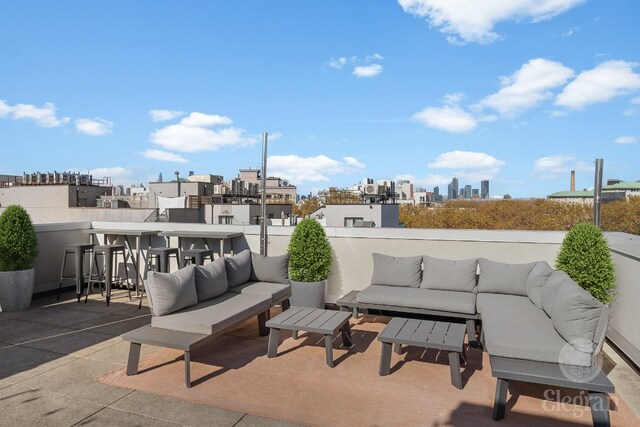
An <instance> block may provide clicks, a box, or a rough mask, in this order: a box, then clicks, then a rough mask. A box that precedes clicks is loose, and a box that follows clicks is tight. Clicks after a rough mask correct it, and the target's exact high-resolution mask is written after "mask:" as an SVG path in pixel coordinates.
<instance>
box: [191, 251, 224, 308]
mask: <svg viewBox="0 0 640 427" xmlns="http://www.w3.org/2000/svg"><path fill="white" fill-rule="evenodd" d="M228 287H229V284H228V283H227V269H226V266H225V260H224V258H218V259H217V260H215V261H213V262H210V263H208V264H205V265H199V266H197V267H196V292H197V293H198V301H206V300H208V299H211V298H215V297H218V296H220V295H222V294H224V293H225V292H227V289H228Z"/></svg>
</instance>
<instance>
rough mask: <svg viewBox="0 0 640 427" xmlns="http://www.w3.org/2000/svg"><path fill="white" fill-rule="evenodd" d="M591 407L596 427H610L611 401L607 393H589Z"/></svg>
mask: <svg viewBox="0 0 640 427" xmlns="http://www.w3.org/2000/svg"><path fill="white" fill-rule="evenodd" d="M589 406H591V419H592V420H593V426H594V427H609V426H610V425H611V421H610V420H609V399H608V398H607V395H606V394H605V393H595V392H589Z"/></svg>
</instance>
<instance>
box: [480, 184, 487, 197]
mask: <svg viewBox="0 0 640 427" xmlns="http://www.w3.org/2000/svg"><path fill="white" fill-rule="evenodd" d="M480 198H481V199H488V198H489V180H484V181H481V182H480Z"/></svg>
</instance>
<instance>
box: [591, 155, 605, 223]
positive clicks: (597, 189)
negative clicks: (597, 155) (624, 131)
mask: <svg viewBox="0 0 640 427" xmlns="http://www.w3.org/2000/svg"><path fill="white" fill-rule="evenodd" d="M595 163H596V174H595V184H594V186H593V223H594V224H595V226H596V227H598V228H600V208H601V205H602V163H603V160H602V159H596V162H595Z"/></svg>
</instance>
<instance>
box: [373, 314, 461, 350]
mask: <svg viewBox="0 0 640 427" xmlns="http://www.w3.org/2000/svg"><path fill="white" fill-rule="evenodd" d="M465 332H466V326H465V325H464V324H463V323H449V322H436V321H433V320H418V319H404V318H401V317H394V318H393V319H391V321H390V322H389V324H388V325H387V326H385V328H384V329H383V330H382V332H380V334H379V335H378V341H382V342H387V343H394V344H404V345H413V346H420V347H427V348H435V349H438V350H445V351H457V352H461V351H462V348H463V346H464V335H465Z"/></svg>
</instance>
